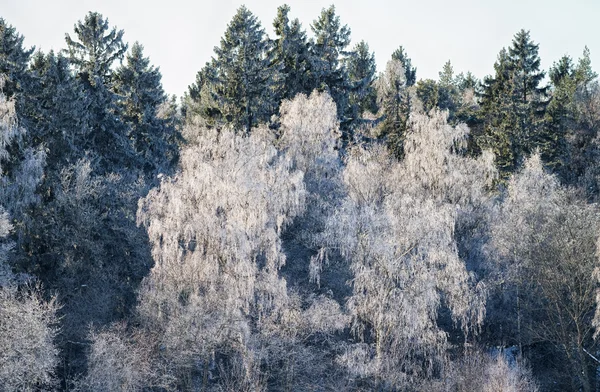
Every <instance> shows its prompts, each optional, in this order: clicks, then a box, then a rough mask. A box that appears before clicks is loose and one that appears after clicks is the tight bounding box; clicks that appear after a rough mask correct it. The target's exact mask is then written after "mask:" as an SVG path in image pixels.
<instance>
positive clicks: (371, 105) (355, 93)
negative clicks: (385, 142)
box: [348, 41, 377, 119]
mask: <svg viewBox="0 0 600 392" xmlns="http://www.w3.org/2000/svg"><path fill="white" fill-rule="evenodd" d="M376 70H377V65H376V63H375V55H374V54H373V53H371V52H370V51H369V44H367V43H366V42H365V41H360V42H359V43H357V44H356V45H355V46H354V48H353V49H352V52H351V54H350V58H349V59H348V76H349V78H350V83H351V85H352V90H351V93H350V106H351V113H352V118H354V119H356V118H360V117H361V116H362V114H363V113H364V112H365V111H368V112H371V113H377V92H376V90H375V71H376Z"/></svg>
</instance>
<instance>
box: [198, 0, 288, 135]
mask: <svg viewBox="0 0 600 392" xmlns="http://www.w3.org/2000/svg"><path fill="white" fill-rule="evenodd" d="M270 49H271V45H270V43H269V41H268V40H267V39H266V37H265V32H264V30H263V29H262V27H261V25H260V22H259V21H258V19H257V18H256V16H254V15H253V14H252V13H251V12H250V11H249V10H248V9H247V8H246V7H245V6H242V7H240V8H239V9H238V11H237V13H236V15H235V16H234V17H233V19H232V21H231V22H230V23H229V25H228V26H227V30H226V31H225V36H224V37H223V38H222V39H221V45H220V46H218V47H215V54H216V58H215V61H214V67H215V69H214V70H215V74H216V75H214V77H215V78H214V80H213V81H212V83H214V93H215V98H216V99H215V100H216V103H217V105H218V108H219V114H220V116H222V118H223V120H224V121H225V122H226V123H228V124H231V125H233V126H234V127H235V128H236V129H238V130H240V131H243V132H246V133H249V132H250V130H251V129H252V128H253V127H254V126H256V125H257V124H259V123H261V122H267V121H268V120H269V118H270V117H271V115H272V114H273V113H275V111H276V108H277V104H278V102H277V99H276V95H275V92H276V90H277V88H279V85H280V80H279V79H280V73H279V68H278V66H272V64H273V61H272V59H271V58H270V53H272V51H271V50H270ZM210 74H211V73H209V72H207V73H206V74H205V75H206V76H209V77H210V76H212V75H210Z"/></svg>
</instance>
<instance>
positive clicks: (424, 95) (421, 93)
mask: <svg viewBox="0 0 600 392" xmlns="http://www.w3.org/2000/svg"><path fill="white" fill-rule="evenodd" d="M417 97H418V98H419V100H421V103H422V104H423V111H424V112H425V113H429V112H430V111H431V110H432V109H434V108H438V107H439V104H440V87H439V85H438V83H437V82H436V81H435V80H433V79H421V80H419V81H418V82H417Z"/></svg>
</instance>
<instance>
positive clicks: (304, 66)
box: [271, 4, 315, 100]
mask: <svg viewBox="0 0 600 392" xmlns="http://www.w3.org/2000/svg"><path fill="white" fill-rule="evenodd" d="M289 12H290V7H289V6H288V5H287V4H286V5H282V6H280V7H279V8H277V17H276V18H275V20H274V21H273V27H274V28H275V34H276V36H277V38H275V40H274V42H273V43H274V45H273V47H272V48H271V52H272V54H271V56H272V58H273V63H274V64H277V65H279V66H280V67H281V68H280V69H281V73H282V77H283V86H282V92H281V94H280V97H279V98H280V99H282V100H283V99H292V98H294V97H295V96H296V94H299V93H304V94H310V92H311V91H312V89H313V88H314V84H315V81H314V80H313V74H312V71H311V68H310V66H311V64H310V54H309V52H308V49H309V48H308V40H307V38H306V32H305V31H304V30H303V29H302V24H300V21H299V20H298V19H297V18H296V19H294V20H292V21H290V19H289V16H288V13H289Z"/></svg>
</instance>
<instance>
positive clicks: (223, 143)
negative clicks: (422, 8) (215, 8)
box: [0, 5, 600, 392]
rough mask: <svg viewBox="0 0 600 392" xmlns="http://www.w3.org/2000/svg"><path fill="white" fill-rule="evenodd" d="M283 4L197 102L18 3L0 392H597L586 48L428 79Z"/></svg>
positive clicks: (228, 38) (221, 49) (6, 154)
mask: <svg viewBox="0 0 600 392" xmlns="http://www.w3.org/2000/svg"><path fill="white" fill-rule="evenodd" d="M273 11H274V12H273V14H274V20H273V22H272V26H273V28H274V32H275V33H274V34H273V36H271V37H269V36H267V34H266V32H265V27H263V25H262V24H261V22H260V21H259V20H258V19H257V17H256V16H254V15H253V14H252V12H251V11H250V10H249V9H247V8H246V7H241V8H239V9H238V11H237V13H236V14H235V15H234V16H233V17H232V19H231V21H230V23H229V25H228V26H227V29H226V31H225V32H224V33H223V35H222V38H221V41H220V42H216V43H215V44H216V46H215V49H214V55H213V57H212V59H211V61H209V62H208V63H206V64H205V65H204V66H203V67H202V65H201V64H200V65H199V66H198V69H199V71H198V73H197V76H196V80H190V86H189V89H188V91H187V93H186V94H184V96H183V97H181V99H179V100H177V99H176V98H175V97H170V96H167V95H166V94H165V92H164V90H163V87H162V84H161V73H160V71H159V69H158V68H157V67H155V66H154V65H152V63H151V60H150V59H149V58H147V57H146V56H145V55H144V48H143V45H142V44H141V43H138V42H136V43H133V44H131V45H129V44H128V43H126V42H125V40H124V32H123V31H122V30H119V29H118V27H117V26H113V25H111V24H110V23H109V19H108V17H107V16H106V15H101V14H99V13H96V12H90V13H88V14H87V15H82V19H80V20H79V21H73V22H74V23H75V24H74V29H73V30H72V31H68V32H65V33H66V35H65V43H64V48H63V49H62V50H60V51H56V52H54V51H50V52H47V53H44V52H42V51H39V50H38V51H36V50H35V48H29V47H25V46H24V42H23V40H24V37H23V35H21V34H20V33H19V31H18V26H12V25H11V24H10V23H9V21H7V20H4V19H2V18H0V87H1V88H0V204H1V207H0V236H1V241H0V391H2V392H4V391H6V392H10V391H49V390H58V391H231V392H233V391H248V392H251V391H432V392H436V391H439V392H442V391H444V392H445V391H447V392H452V391H456V392H459V391H486V392H496V391H515V392H516V391H584V392H590V391H597V390H600V336H599V335H600V306H599V303H600V240H599V238H600V209H599V206H598V202H599V201H600V138H599V135H598V132H599V131H600V84H599V82H598V78H597V74H596V73H595V72H594V71H593V69H592V65H591V61H590V53H589V51H588V50H587V48H585V49H584V50H583V51H582V53H581V55H580V57H579V58H571V57H569V56H564V57H562V58H559V59H552V60H553V61H554V63H553V65H552V66H551V67H550V68H549V69H548V70H542V69H540V57H539V54H538V49H539V44H538V43H536V42H535V40H534V38H535V31H532V32H529V31H527V30H521V31H517V32H515V34H514V38H513V40H512V42H506V47H505V48H498V49H499V52H498V56H497V61H496V63H495V64H494V73H493V74H492V75H489V76H485V77H483V79H478V78H477V77H476V76H475V75H473V74H472V73H470V72H468V73H458V74H456V73H455V72H454V70H453V67H452V64H451V63H450V61H449V62H447V63H446V65H444V67H443V69H442V70H441V71H440V72H439V79H438V80H432V79H426V80H424V79H419V77H418V76H419V75H418V72H417V66H418V64H412V62H411V59H410V54H409V53H407V51H406V50H405V49H404V48H403V47H402V46H399V47H398V50H396V51H395V52H394V53H393V55H392V56H391V58H390V59H387V60H389V61H387V65H386V66H385V69H383V70H382V72H379V73H378V72H377V71H376V65H375V64H376V63H375V58H374V54H373V53H372V52H371V51H370V49H369V45H368V43H366V42H364V41H357V42H358V43H356V44H355V45H352V46H351V45H350V43H351V30H350V27H349V26H347V25H345V24H344V23H343V21H342V20H340V17H339V16H338V15H336V10H335V7H334V6H331V7H329V8H325V9H323V10H322V12H321V14H320V15H315V16H316V18H315V19H314V20H313V21H312V22H311V21H303V22H300V21H299V20H298V19H295V18H294V17H293V12H292V10H291V9H290V7H289V6H286V5H283V6H281V7H279V8H278V9H277V10H273ZM303 23H306V24H303ZM267 26H268V25H267ZM305 26H306V27H305ZM352 42H354V41H352ZM398 44H401V42H399V43H398ZM540 44H541V45H543V43H540Z"/></svg>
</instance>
